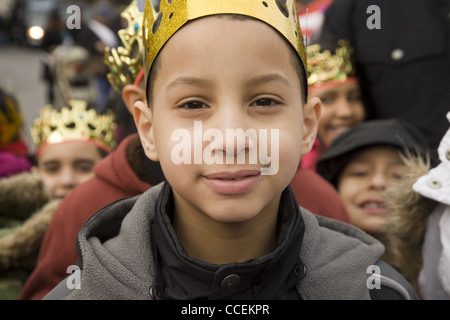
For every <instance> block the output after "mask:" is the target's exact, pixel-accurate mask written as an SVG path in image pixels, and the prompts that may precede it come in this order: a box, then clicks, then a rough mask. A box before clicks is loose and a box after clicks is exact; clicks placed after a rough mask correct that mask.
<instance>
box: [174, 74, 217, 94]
mask: <svg viewBox="0 0 450 320" xmlns="http://www.w3.org/2000/svg"><path fill="white" fill-rule="evenodd" d="M180 85H194V86H199V87H207V86H211V85H212V82H211V81H209V80H206V79H201V78H195V77H180V78H176V79H175V80H174V81H172V82H171V83H169V85H168V86H167V89H166V90H167V91H169V90H171V89H173V88H174V87H176V86H180Z"/></svg>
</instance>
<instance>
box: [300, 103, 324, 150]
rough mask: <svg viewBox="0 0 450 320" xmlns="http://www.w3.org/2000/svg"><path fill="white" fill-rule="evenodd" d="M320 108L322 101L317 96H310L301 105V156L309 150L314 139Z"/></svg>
mask: <svg viewBox="0 0 450 320" xmlns="http://www.w3.org/2000/svg"><path fill="white" fill-rule="evenodd" d="M321 108H322V102H321V101H320V99H319V98H317V97H312V98H310V99H309V100H308V102H307V103H306V104H305V106H304V107H303V140H302V156H304V155H305V154H307V153H308V152H310V151H311V148H312V146H313V144H314V141H315V140H316V136H317V129H318V127H319V119H320V112H321Z"/></svg>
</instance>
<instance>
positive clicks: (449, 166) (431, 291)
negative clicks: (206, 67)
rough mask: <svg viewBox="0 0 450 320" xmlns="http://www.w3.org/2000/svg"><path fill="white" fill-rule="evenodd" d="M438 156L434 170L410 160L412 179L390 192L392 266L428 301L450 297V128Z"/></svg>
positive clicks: (414, 159)
mask: <svg viewBox="0 0 450 320" xmlns="http://www.w3.org/2000/svg"><path fill="white" fill-rule="evenodd" d="M447 118H448V120H449V121H450V112H449V113H448V114H447ZM438 154H439V159H440V160H441V162H440V163H439V164H438V165H437V166H435V167H434V168H431V169H430V164H429V163H428V162H425V161H423V160H422V159H421V158H415V157H409V158H406V159H405V163H406V165H407V167H408V173H409V174H408V176H407V177H406V178H405V179H404V183H402V184H401V185H400V186H399V187H396V188H394V189H393V190H390V192H388V193H387V196H388V206H389V207H391V208H393V209H394V210H393V211H394V212H395V214H393V216H392V218H391V221H390V222H389V224H388V231H389V232H388V236H389V239H388V240H389V246H390V247H391V249H392V258H391V263H392V264H393V265H395V266H396V267H397V269H398V270H399V271H400V272H401V273H402V274H403V275H404V276H405V277H406V278H407V279H408V281H409V282H410V283H411V284H412V285H413V286H414V288H415V290H416V292H417V293H418V295H419V296H420V297H421V298H423V299H425V300H429V299H432V300H436V299H437V300H441V299H446V300H448V299H450V271H449V270H450V267H449V266H450V262H449V261H450V236H449V232H448V230H449V226H450V200H449V195H450V184H449V181H450V130H448V131H447V133H446V134H445V135H444V137H443V138H442V140H441V143H440V145H439V148H438Z"/></svg>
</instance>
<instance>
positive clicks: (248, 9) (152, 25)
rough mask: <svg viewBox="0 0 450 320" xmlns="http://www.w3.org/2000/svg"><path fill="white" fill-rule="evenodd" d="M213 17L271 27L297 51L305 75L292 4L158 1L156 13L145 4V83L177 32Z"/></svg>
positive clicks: (279, 0)
mask: <svg viewBox="0 0 450 320" xmlns="http://www.w3.org/2000/svg"><path fill="white" fill-rule="evenodd" d="M216 14H240V15H245V16H249V17H253V18H255V19H258V20H261V21H263V22H265V23H267V24H268V25H270V26H272V27H273V28H275V29H276V30H278V31H279V32H280V33H281V34H282V35H283V36H284V37H285V38H286V39H287V40H288V41H289V43H290V44H291V45H292V46H293V47H294V49H295V50H296V51H297V53H298V55H299V57H300V59H301V61H302V65H303V67H304V69H305V73H306V54H305V49H304V46H303V39H302V34H301V31H300V23H299V21H298V13H297V9H296V5H295V1H293V0H265V1H261V0H161V2H160V11H159V12H155V10H154V8H153V6H152V4H151V1H150V0H147V1H146V4H145V11H144V20H143V32H144V33H143V35H144V49H145V55H144V64H145V66H144V67H145V79H146V81H147V79H148V74H149V72H150V69H151V66H152V64H153V62H154V60H155V58H156V56H157V55H158V53H159V51H160V50H161V48H162V47H163V46H164V44H165V43H166V42H167V41H168V40H169V38H170V37H171V36H172V35H173V34H174V33H175V32H176V31H177V30H178V29H180V28H181V27H182V26H183V25H184V24H186V22H188V21H191V20H194V19H197V18H200V17H205V16H211V15H216Z"/></svg>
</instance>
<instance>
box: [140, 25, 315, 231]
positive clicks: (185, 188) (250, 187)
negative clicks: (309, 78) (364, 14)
mask: <svg viewBox="0 0 450 320" xmlns="http://www.w3.org/2000/svg"><path fill="white" fill-rule="evenodd" d="M159 59H160V61H159V68H158V73H157V76H156V79H155V82H154V90H153V97H152V99H151V101H153V105H152V110H150V109H149V108H148V106H146V105H144V104H142V103H139V102H138V103H137V104H135V122H136V124H137V126H138V128H139V134H140V136H141V141H142V143H143V146H144V149H145V150H146V154H147V156H148V157H149V158H151V159H152V160H155V161H160V163H161V167H162V169H163V171H164V174H165V177H166V178H167V180H168V182H169V183H170V184H171V186H172V189H173V192H174V200H175V210H176V212H183V214H184V213H187V212H194V213H201V214H206V215H207V216H208V217H209V218H212V219H213V220H216V221H220V222H241V221H248V220H251V219H252V218H254V217H255V216H256V215H257V214H258V213H260V212H268V211H270V212H274V211H275V212H277V210H278V203H279V198H280V194H281V192H282V190H283V189H284V188H285V187H286V186H287V185H288V184H289V182H290V181H291V179H292V177H293V176H294V173H295V171H296V169H297V167H298V165H299V159H300V157H301V155H303V154H305V153H307V152H308V151H309V150H310V148H311V144H312V143H313V141H314V139H315V133H316V130H317V116H318V114H319V112H320V101H319V100H318V99H313V100H311V101H310V102H308V103H307V104H306V105H305V106H303V105H302V93H301V90H302V88H301V85H300V80H299V77H298V74H297V72H296V71H295V69H294V66H293V63H292V56H291V52H290V47H289V46H288V44H287V43H285V41H284V39H283V38H282V37H281V36H280V35H279V34H278V33H277V32H276V31H274V30H273V29H272V28H271V27H269V26H267V25H266V24H264V23H262V22H259V21H254V20H236V19H234V20H232V19H230V18H224V17H207V18H201V19H199V20H195V21H193V22H190V23H189V24H188V25H186V26H184V27H183V28H182V29H180V30H179V31H178V32H177V33H175V34H174V36H173V37H172V38H171V39H170V40H169V41H168V42H167V43H166V45H165V47H164V49H163V50H162V51H161V52H160V57H159ZM194 121H196V122H195V123H194ZM227 130H231V132H237V130H242V131H243V132H247V130H254V132H255V133H256V139H251V140H252V141H251V142H250V139H248V138H247V139H245V146H244V145H242V146H239V147H238V146H236V145H237V144H238V142H237V138H236V139H235V138H234V137H233V138H230V139H227V137H226V134H227V133H226V132H227ZM264 132H265V134H267V143H263V142H262V134H263V133H264ZM208 133H209V134H211V136H209V137H207V135H208ZM176 134H179V135H178V136H176V137H175V135H176ZM202 137H203V140H204V141H200V142H198V139H199V138H200V140H202ZM241 137H242V135H241ZM171 138H172V139H171ZM194 140H195V141H194ZM182 146H183V147H186V149H183V151H180V150H181V149H182V148H181V147H182ZM255 148H256V149H255ZM252 150H258V152H256V153H254V154H256V155H257V157H256V159H257V160H256V161H251V160H250V158H249V155H250V153H253V152H252ZM198 151H200V152H198ZM188 152H190V155H188V156H187V157H186V158H184V160H185V161H181V164H176V162H177V161H178V162H180V160H181V156H186V154H187V153H188ZM241 154H244V155H245V156H246V157H245V161H244V163H238V159H237V157H238V156H239V155H241ZM266 154H267V156H269V157H270V158H271V163H270V164H266V165H264V164H263V162H265V160H267V159H266V158H264V157H262V156H261V155H266ZM208 157H209V160H211V157H214V161H210V162H208V161H209V160H208ZM220 161H221V162H222V163H220ZM227 161H229V162H228V163H227ZM188 162H190V163H188ZM263 167H265V168H266V169H267V170H269V172H270V173H271V174H267V175H262V174H261V169H262V168H263ZM272 173H273V174H272ZM305 183H307V182H305ZM263 216H264V214H263Z"/></svg>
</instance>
